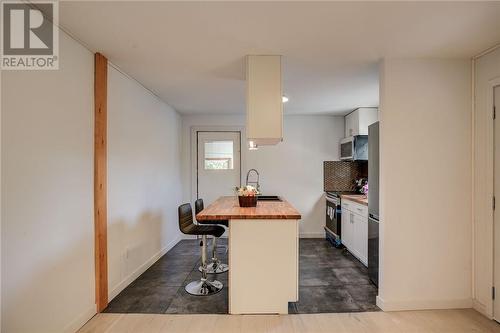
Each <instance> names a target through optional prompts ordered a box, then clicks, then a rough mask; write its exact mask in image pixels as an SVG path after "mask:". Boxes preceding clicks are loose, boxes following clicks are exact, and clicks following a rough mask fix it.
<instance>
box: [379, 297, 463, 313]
mask: <svg viewBox="0 0 500 333" xmlns="http://www.w3.org/2000/svg"><path fill="white" fill-rule="evenodd" d="M377 306H378V307H379V308H381V309H382V310H384V311H406V310H441V309H470V308H472V299H470V298H467V299H457V300H418V301H386V300H384V299H382V298H381V297H380V296H377Z"/></svg>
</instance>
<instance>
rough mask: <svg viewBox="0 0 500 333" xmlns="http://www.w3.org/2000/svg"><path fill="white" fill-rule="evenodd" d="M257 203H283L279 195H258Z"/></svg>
mask: <svg viewBox="0 0 500 333" xmlns="http://www.w3.org/2000/svg"><path fill="white" fill-rule="evenodd" d="M257 201H283V200H281V198H280V197H279V196H277V195H258V196H257Z"/></svg>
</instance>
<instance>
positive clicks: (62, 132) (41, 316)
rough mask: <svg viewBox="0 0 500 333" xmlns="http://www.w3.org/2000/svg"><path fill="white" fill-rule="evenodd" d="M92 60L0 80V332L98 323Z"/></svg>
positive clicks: (69, 50)
mask: <svg viewBox="0 0 500 333" xmlns="http://www.w3.org/2000/svg"><path fill="white" fill-rule="evenodd" d="M93 66H94V64H93V55H92V54H91V53H90V52H88V51H87V50H86V49H84V48H83V47H82V46H80V45H79V44H77V43H76V42H74V41H73V40H72V39H70V38H69V37H68V36H67V35H65V34H64V33H61V35H60V69H59V70H56V71H4V72H2V90H1V92H2V101H1V103H2V121H1V125H2V130H1V132H2V155H1V158H2V161H1V162H2V187H1V192H2V236H1V238H2V240H1V243H2V332H50V333H52V332H62V331H68V332H70V331H75V330H76V329H77V328H79V327H80V326H81V325H82V324H83V323H84V322H85V321H86V320H88V319H89V318H90V317H91V316H92V315H93V314H94V313H95V296H94V295H95V289H94V250H93V249H94V234H93V84H94V75H93V72H94V70H93Z"/></svg>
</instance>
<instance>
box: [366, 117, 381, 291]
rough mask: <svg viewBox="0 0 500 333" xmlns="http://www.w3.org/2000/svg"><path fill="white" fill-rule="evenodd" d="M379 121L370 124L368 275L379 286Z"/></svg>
mask: <svg viewBox="0 0 500 333" xmlns="http://www.w3.org/2000/svg"><path fill="white" fill-rule="evenodd" d="M379 166H380V163H379V123H378V122H376V123H374V124H372V125H370V126H368V275H369V276H370V280H371V281H372V282H373V283H374V284H375V285H376V286H377V287H378V274H379V273H378V271H379V260H378V258H379V255H378V254H379V239H380V238H379Z"/></svg>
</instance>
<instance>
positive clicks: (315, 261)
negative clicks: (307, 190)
mask: <svg viewBox="0 0 500 333" xmlns="http://www.w3.org/2000/svg"><path fill="white" fill-rule="evenodd" d="M219 244H221V245H223V244H224V240H221V241H220V242H219ZM299 244H300V251H299V252H300V261H299V269H300V279H299V302H297V303H290V304H289V313H325V312H360V311H379V308H378V307H377V306H376V305H375V297H376V295H377V288H376V287H375V286H374V285H373V284H371V282H370V281H369V279H368V272H367V269H366V267H364V266H363V264H361V263H360V262H359V261H358V260H357V259H356V258H354V257H353V256H352V255H351V254H350V253H349V252H347V251H345V250H339V249H336V248H334V247H332V246H331V245H330V243H328V242H327V241H326V240H324V239H301V240H300V243H299ZM197 245H198V242H197V241H195V240H183V241H181V242H179V243H178V244H177V245H176V246H175V247H174V248H172V249H171V250H170V251H169V252H168V253H167V254H165V255H164V256H163V257H162V258H160V259H159V260H158V261H157V262H156V263H155V264H154V265H153V266H151V267H150V268H149V269H148V270H147V271H146V272H144V273H143V274H142V275H141V276H140V277H139V278H137V280H135V281H134V282H132V283H131V284H130V285H129V286H128V287H127V288H125V289H124V290H123V291H122V292H121V293H120V294H119V295H118V296H116V297H115V298H114V299H113V300H112V301H111V302H110V304H109V305H108V307H107V308H106V310H105V312H110V313H183V314H188V313H193V314H194V313H217V314H224V313H227V312H228V294H227V287H226V286H227V273H226V274H218V275H216V276H213V275H210V276H209V277H210V278H211V279H214V278H215V279H218V280H219V281H221V282H222V283H223V284H224V286H225V287H224V289H223V290H222V291H221V292H219V293H218V294H216V295H213V296H209V297H199V296H192V295H189V294H188V293H186V291H185V290H184V286H185V285H186V284H188V283H189V282H191V281H193V280H196V279H199V277H200V273H199V272H198V266H199V265H200V256H199V251H200V249H199V246H197ZM218 256H219V258H220V259H221V260H222V261H223V262H227V254H226V253H225V251H224V249H222V248H219V251H218Z"/></svg>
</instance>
